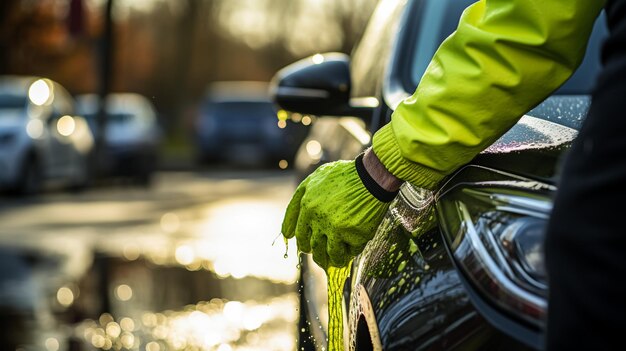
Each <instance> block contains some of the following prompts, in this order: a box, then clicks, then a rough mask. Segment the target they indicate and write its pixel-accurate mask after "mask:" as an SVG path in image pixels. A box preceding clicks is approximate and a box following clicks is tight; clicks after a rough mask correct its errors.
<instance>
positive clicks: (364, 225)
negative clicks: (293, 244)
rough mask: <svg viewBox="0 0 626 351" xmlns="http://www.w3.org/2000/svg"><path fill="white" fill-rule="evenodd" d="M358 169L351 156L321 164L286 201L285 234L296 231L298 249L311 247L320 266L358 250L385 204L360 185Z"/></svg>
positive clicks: (343, 261)
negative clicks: (287, 201)
mask: <svg viewBox="0 0 626 351" xmlns="http://www.w3.org/2000/svg"><path fill="white" fill-rule="evenodd" d="M362 172H366V171H363V170H360V171H359V172H357V169H356V167H355V161H337V162H332V163H328V164H325V165H322V166H320V167H319V168H318V169H317V170H316V171H315V172H313V173H312V174H311V175H309V176H308V177H307V178H306V179H305V180H304V181H303V182H302V183H301V184H300V185H299V186H298V188H297V189H296V192H295V194H294V196H293V198H292V199H291V202H290V203H289V205H288V206H287V210H286V213H285V218H284V220H283V225H282V233H283V235H284V236H285V237H286V238H288V239H289V238H292V237H294V236H295V237H296V240H297V244H298V249H299V250H300V251H302V252H306V253H312V254H313V260H314V261H315V262H316V263H317V264H318V265H319V266H320V267H322V268H324V269H326V268H328V266H335V267H342V266H345V265H346V264H347V263H348V262H349V261H350V259H352V258H353V257H354V256H356V255H358V254H359V253H360V252H361V251H362V250H363V248H364V247H365V244H366V243H367V242H368V241H369V240H370V239H371V238H372V237H373V236H374V233H375V231H376V228H377V227H378V225H379V224H380V222H381V221H382V218H383V216H384V215H385V212H386V211H387V208H388V207H389V202H383V201H380V200H378V199H377V198H376V197H374V195H372V193H370V190H368V188H366V187H365V186H364V181H362V180H361V178H362ZM366 173H367V172H366ZM360 175H361V176H360ZM370 180H371V178H370ZM369 187H371V185H370V186H369ZM392 198H393V197H391V198H389V199H385V201H390V200H391V199H392Z"/></svg>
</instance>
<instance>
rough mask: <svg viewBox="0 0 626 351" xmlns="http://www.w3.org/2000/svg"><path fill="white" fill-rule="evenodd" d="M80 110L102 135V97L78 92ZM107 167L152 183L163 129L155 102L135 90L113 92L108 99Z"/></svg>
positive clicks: (111, 172)
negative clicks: (99, 128)
mask: <svg viewBox="0 0 626 351" xmlns="http://www.w3.org/2000/svg"><path fill="white" fill-rule="evenodd" d="M76 100H77V102H78V105H77V106H78V111H79V112H80V114H81V115H83V116H85V118H86V119H87V122H88V124H89V127H90V128H91V131H92V133H93V134H94V135H96V136H97V135H98V122H97V115H98V110H99V106H100V103H99V101H100V98H99V96H98V95H95V94H84V95H77V96H76ZM106 115H107V121H106V129H105V131H106V133H105V140H104V158H103V160H102V162H104V164H103V165H101V166H103V168H104V171H105V172H106V173H107V174H108V175H109V176H127V177H133V178H134V179H135V180H137V181H138V182H140V183H141V184H148V183H149V181H150V178H151V176H152V173H153V172H154V170H155V168H156V164H157V159H158V152H159V147H160V144H161V139H162V131H161V128H160V127H159V125H158V123H157V114H156V110H155V108H154V106H153V105H152V103H151V102H150V101H149V100H148V99H147V98H146V97H144V96H143V95H139V94H135V93H112V94H109V95H108V97H107V101H106Z"/></svg>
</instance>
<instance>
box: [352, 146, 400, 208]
mask: <svg viewBox="0 0 626 351" xmlns="http://www.w3.org/2000/svg"><path fill="white" fill-rule="evenodd" d="M354 165H355V166H356V173H357V174H358V175H359V178H361V182H362V183H363V185H364V186H365V189H367V191H369V192H370V194H372V196H374V197H375V198H377V199H378V200H379V201H381V202H391V201H392V200H393V199H394V198H395V197H396V195H398V193H399V192H400V191H399V190H396V191H387V190H385V189H384V188H383V187H381V186H380V185H378V183H376V181H375V180H374V178H372V176H371V175H370V174H369V173H368V172H367V170H366V169H365V165H364V164H363V154H360V155H359V156H357V157H356V159H355V160H354Z"/></svg>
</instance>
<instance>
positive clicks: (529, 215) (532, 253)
mask: <svg viewBox="0 0 626 351" xmlns="http://www.w3.org/2000/svg"><path fill="white" fill-rule="evenodd" d="M553 190H554V188H553V187H550V186H547V185H545V184H541V183H534V184H531V185H529V182H528V181H527V180H526V181H521V180H520V181H511V180H507V181H491V182H483V183H464V184H462V185H458V186H456V187H454V188H452V189H451V190H449V191H447V192H446V193H444V195H443V196H442V197H441V198H440V200H439V202H438V205H437V211H438V217H439V222H440V224H441V227H442V229H443V232H444V236H445V237H446V239H447V242H448V245H449V247H450V251H451V252H452V254H453V256H454V259H455V261H456V262H457V264H458V265H459V267H460V268H461V270H462V273H463V274H464V276H466V277H467V278H469V279H468V280H469V282H470V283H471V285H472V286H473V287H475V288H477V290H478V291H479V292H480V294H481V295H482V296H483V297H484V298H486V300H487V302H489V303H491V304H492V305H495V306H496V307H498V308H499V309H501V310H504V311H505V312H508V313H509V314H510V315H511V316H513V317H516V318H518V319H522V320H523V321H525V322H528V323H530V324H531V325H533V326H536V327H539V328H541V329H542V328H543V327H544V326H545V318H546V313H547V292H548V288H547V276H546V270H545V262H544V254H543V249H544V231H545V227H546V225H547V220H548V216H549V213H550V210H551V208H552V202H551V200H550V193H551V191H553Z"/></svg>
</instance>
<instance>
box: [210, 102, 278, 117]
mask: <svg viewBox="0 0 626 351" xmlns="http://www.w3.org/2000/svg"><path fill="white" fill-rule="evenodd" d="M207 112H208V114H210V115H211V116H215V117H224V118H254V117H266V116H272V117H273V116H274V115H275V114H276V113H275V111H274V108H273V105H272V104H271V103H269V102H241V101H237V102H220V103H215V104H209V106H208V111H207Z"/></svg>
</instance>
